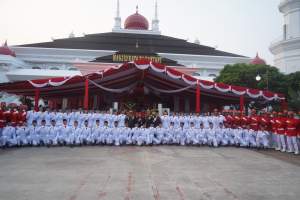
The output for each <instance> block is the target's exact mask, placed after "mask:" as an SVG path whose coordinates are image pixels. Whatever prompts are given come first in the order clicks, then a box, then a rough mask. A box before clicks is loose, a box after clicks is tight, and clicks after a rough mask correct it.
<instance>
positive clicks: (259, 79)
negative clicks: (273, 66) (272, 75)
mask: <svg viewBox="0 0 300 200" xmlns="http://www.w3.org/2000/svg"><path fill="white" fill-rule="evenodd" d="M261 79H262V77H261V76H260V75H259V74H257V76H256V77H255V80H256V81H257V82H259V81H261ZM266 84H267V91H269V68H267V71H266ZM267 111H269V104H268V103H267Z"/></svg>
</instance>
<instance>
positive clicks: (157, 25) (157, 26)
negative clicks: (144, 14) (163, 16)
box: [152, 0, 159, 31]
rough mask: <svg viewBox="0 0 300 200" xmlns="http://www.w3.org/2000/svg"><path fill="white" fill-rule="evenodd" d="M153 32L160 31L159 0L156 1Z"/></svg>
mask: <svg viewBox="0 0 300 200" xmlns="http://www.w3.org/2000/svg"><path fill="white" fill-rule="evenodd" d="M152 30H153V31H159V20H158V5H157V0H156V1H155V11H154V19H153V20H152Z"/></svg>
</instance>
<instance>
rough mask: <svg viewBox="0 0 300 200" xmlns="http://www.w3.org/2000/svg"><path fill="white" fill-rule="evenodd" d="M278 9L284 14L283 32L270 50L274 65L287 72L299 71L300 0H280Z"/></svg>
mask: <svg viewBox="0 0 300 200" xmlns="http://www.w3.org/2000/svg"><path fill="white" fill-rule="evenodd" d="M279 11H280V12H281V13H282V14H283V15H284V24H283V28H282V32H283V34H282V36H281V37H280V38H279V39H277V40H276V41H274V42H273V43H272V44H271V46H270V50H271V52H272V53H273V54H274V56H275V58H274V64H275V66H276V67H278V68H279V69H280V71H281V72H283V73H286V74H289V73H293V72H296V71H300V0H282V1H281V2H280V4H279Z"/></svg>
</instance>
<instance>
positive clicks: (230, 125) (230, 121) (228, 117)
mask: <svg viewBox="0 0 300 200" xmlns="http://www.w3.org/2000/svg"><path fill="white" fill-rule="evenodd" d="M225 120H226V128H233V116H232V113H231V110H228V112H227V113H226V116H225Z"/></svg>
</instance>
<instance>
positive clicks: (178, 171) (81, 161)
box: [0, 146, 300, 200]
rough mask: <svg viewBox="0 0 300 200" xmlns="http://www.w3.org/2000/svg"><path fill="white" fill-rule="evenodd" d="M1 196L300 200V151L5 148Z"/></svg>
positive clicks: (86, 199) (30, 198)
mask: <svg viewBox="0 0 300 200" xmlns="http://www.w3.org/2000/svg"><path fill="white" fill-rule="evenodd" d="M0 199H1V200H11V199H18V200H21V199H28V200H35V199H38V200H41V199H43V200H56V199H57V200H80V199H84V200H92V199H94V200H98V199H111V200H118V199H124V200H129V199H138V200H146V199H154V200H158V199H170V200H176V199H178V200H184V199H197V200H198V199H199V200H200V199H202V200H212V199H220V200H227V199H233V200H237V199H241V200H246V199H249V200H256V199H270V200H271V199H272V200H275V199H278V200H279V199H280V200H283V199H284V200H288V199H291V200H292V199H295V200H299V199H300V156H293V155H287V154H283V153H279V152H274V151H266V152H264V151H254V150H247V149H239V148H231V147H228V148H219V149H213V148H207V147H201V148H198V147H177V146H161V147H81V148H68V147H56V148H49V149H48V148H44V147H42V148H23V149H6V150H0Z"/></svg>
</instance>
